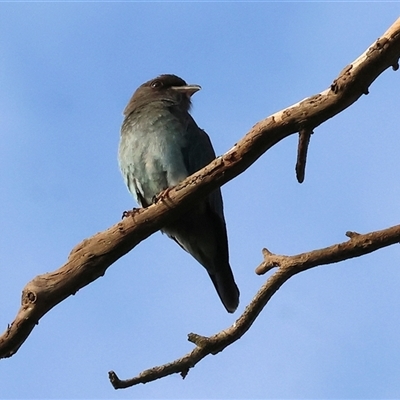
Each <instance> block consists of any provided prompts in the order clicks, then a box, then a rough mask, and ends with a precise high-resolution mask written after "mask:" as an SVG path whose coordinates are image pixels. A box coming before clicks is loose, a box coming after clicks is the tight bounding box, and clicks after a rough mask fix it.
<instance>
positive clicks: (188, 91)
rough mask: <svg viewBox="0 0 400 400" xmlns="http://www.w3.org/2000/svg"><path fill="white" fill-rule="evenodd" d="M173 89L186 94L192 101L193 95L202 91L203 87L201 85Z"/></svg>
mask: <svg viewBox="0 0 400 400" xmlns="http://www.w3.org/2000/svg"><path fill="white" fill-rule="evenodd" d="M171 89H173V90H176V91H177V92H181V93H184V94H186V96H187V97H188V98H189V99H190V97H192V95H194V94H195V93H196V92H198V91H199V90H200V89H201V86H200V85H185V86H172V87H171Z"/></svg>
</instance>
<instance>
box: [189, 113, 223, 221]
mask: <svg viewBox="0 0 400 400" xmlns="http://www.w3.org/2000/svg"><path fill="white" fill-rule="evenodd" d="M186 132H187V141H186V147H184V148H183V149H182V155H183V160H184V164H185V166H186V168H187V170H188V173H189V175H191V174H193V173H195V172H196V171H198V170H200V169H201V168H203V167H205V166H206V165H207V164H209V163H210V162H211V161H212V160H214V159H215V152H214V148H213V146H212V144H211V140H210V138H209V136H208V135H207V133H206V132H205V131H204V130H203V129H200V128H199V127H198V126H197V124H196V122H195V121H194V120H193V118H192V117H190V119H189V120H188V125H187V130H186ZM207 202H208V203H209V205H210V206H211V209H212V210H213V211H214V212H216V213H217V214H218V215H219V217H220V218H221V219H222V220H223V222H224V224H225V220H224V214H223V204H222V196H221V191H220V190H219V189H217V190H214V191H213V192H212V193H211V194H210V195H209V196H208V198H207Z"/></svg>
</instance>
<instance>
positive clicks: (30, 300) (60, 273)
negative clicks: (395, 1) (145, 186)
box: [0, 18, 400, 358]
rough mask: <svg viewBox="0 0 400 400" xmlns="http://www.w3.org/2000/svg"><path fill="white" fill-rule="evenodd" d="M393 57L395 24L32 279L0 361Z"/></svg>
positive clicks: (399, 35) (332, 110)
mask: <svg viewBox="0 0 400 400" xmlns="http://www.w3.org/2000/svg"><path fill="white" fill-rule="evenodd" d="M399 57H400V18H399V19H398V20H397V21H396V22H395V23H394V24H393V25H392V26H391V27H390V28H389V29H388V31H387V32H385V33H384V35H383V36H382V37H381V38H380V39H378V40H377V41H376V42H375V43H374V44H372V46H371V47H370V48H369V49H368V50H367V51H365V52H364V53H363V54H362V55H361V56H360V57H359V58H358V59H357V60H355V61H354V62H353V63H352V64H351V65H349V66H347V67H346V68H345V69H344V70H343V71H342V72H341V73H340V75H339V76H338V78H337V79H335V81H334V82H333V84H332V85H331V86H330V87H329V88H328V89H326V90H325V91H323V92H321V93H319V94H317V95H315V96H311V97H309V98H306V99H305V100H303V101H301V102H299V103H297V104H295V105H293V106H291V107H288V108H287V109H285V110H282V111H280V112H277V113H275V114H273V115H272V116H270V117H268V118H266V119H265V120H263V121H260V122H259V123H257V124H256V125H255V126H254V127H253V128H252V129H251V130H250V132H248V133H247V134H246V136H244V138H242V139H241V140H240V141H239V142H238V143H237V144H236V145H234V146H233V147H232V148H231V149H230V150H229V151H228V152H227V153H226V154H224V155H223V156H222V157H218V158H217V159H216V160H214V161H213V162H212V163H210V164H209V165H208V166H206V167H205V168H203V169H202V170H200V171H198V172H197V173H195V174H193V175H192V176H190V177H188V178H187V179H186V180H185V181H183V182H182V183H180V184H179V185H177V186H176V187H175V188H173V189H171V190H169V191H168V195H167V196H165V197H164V198H163V199H162V200H161V201H159V202H158V203H157V204H155V205H152V206H150V207H148V208H146V209H138V210H136V211H135V212H134V213H133V214H132V216H131V217H129V218H126V219H124V220H123V221H121V222H119V223H117V224H115V225H114V226H112V227H110V228H109V229H107V230H105V231H103V232H100V233H97V234H96V235H94V236H92V237H90V238H88V239H85V240H84V241H83V242H81V243H80V244H78V245H77V246H76V247H75V248H74V249H73V250H72V251H71V253H70V255H69V257H68V260H67V262H66V263H65V264H64V265H63V266H61V267H60V268H59V269H58V270H56V271H53V272H50V273H46V274H43V275H39V276H37V277H35V278H34V279H33V280H32V281H30V282H29V283H28V284H27V285H26V286H25V288H24V289H23V292H22V301H21V307H20V309H19V311H18V313H17V316H16V318H15V320H14V321H13V322H12V323H11V324H10V325H9V326H8V327H7V329H6V331H5V332H4V333H3V334H2V335H1V336H0V358H5V357H10V356H12V355H13V354H15V353H16V352H17V351H18V349H19V348H20V346H21V345H22V344H23V342H24V341H25V340H26V339H27V337H28V336H29V334H30V332H31V331H32V329H33V328H34V326H35V325H36V324H37V323H38V321H39V320H40V318H42V317H43V316H44V315H45V314H46V313H47V312H48V311H49V310H51V309H52V308H53V307H54V306H56V305H57V304H58V303H60V302H61V301H63V300H64V299H66V298H67V297H69V296H70V295H72V294H75V293H76V292H77V291H78V290H79V289H81V288H82V287H84V286H86V285H88V284H89V283H91V282H93V281H94V280H96V279H97V278H99V277H100V276H102V275H104V273H105V271H106V270H107V268H108V267H109V266H110V265H112V264H113V263H114V262H115V261H116V260H118V259H119V258H120V257H122V256H123V255H125V254H126V253H128V252H129V251H130V250H132V249H133V248H134V247H135V246H136V245H137V244H138V243H140V242H141V241H142V240H144V239H146V238H147V237H148V236H150V235H151V234H152V233H154V232H156V231H157V230H159V229H160V228H161V227H162V226H164V225H165V224H167V223H168V222H169V221H171V220H173V219H174V218H176V217H177V216H178V215H179V214H180V213H183V212H184V211H185V210H187V209H188V208H189V207H190V205H191V204H193V203H194V202H195V201H198V199H200V198H202V197H204V196H206V195H207V194H208V193H210V192H211V191H212V190H214V189H215V188H217V187H219V186H221V185H223V184H225V183H226V182H228V181H230V180H231V179H233V178H235V177H236V176H237V175H239V174H240V173H242V172H243V171H245V170H246V169H247V168H248V167H249V166H250V165H251V164H253V163H254V162H255V161H256V160H257V159H258V158H259V157H260V156H261V155H262V154H263V153H265V152H266V151H267V150H268V149H269V148H271V147H272V146H273V145H275V144H276V143H278V142H279V141H280V140H282V139H284V138H285V137H287V136H289V135H291V134H293V133H296V132H299V131H300V130H301V129H302V128H303V127H307V129H310V130H314V128H315V127H317V126H319V125H320V124H321V123H322V122H324V121H326V120H328V119H329V118H332V117H333V116H334V115H336V114H338V113H339V112H341V111H342V110H344V109H345V108H347V107H348V106H350V105H351V104H352V103H354V102H355V101H356V100H357V99H358V98H359V97H360V96H361V95H362V94H366V93H368V87H369V86H370V85H371V83H372V82H373V81H374V80H375V79H376V78H377V77H378V76H379V75H380V74H381V73H382V72H383V71H384V70H385V69H387V68H388V67H390V66H392V67H393V69H395V70H396V69H398V59H399ZM280 271H281V269H280ZM256 298H257V296H256ZM208 346H209V345H208ZM207 348H209V347H207ZM195 350H196V349H195ZM213 351H214V350H213Z"/></svg>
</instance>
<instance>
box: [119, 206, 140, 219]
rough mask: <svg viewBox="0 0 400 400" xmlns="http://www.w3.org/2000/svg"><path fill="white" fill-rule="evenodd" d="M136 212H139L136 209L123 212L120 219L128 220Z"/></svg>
mask: <svg viewBox="0 0 400 400" xmlns="http://www.w3.org/2000/svg"><path fill="white" fill-rule="evenodd" d="M138 210H139V209H138V208H132V210H128V211H124V212H123V213H122V218H121V219H124V218H128V217H133V216H134V215H135V214H136V213H137V212H138Z"/></svg>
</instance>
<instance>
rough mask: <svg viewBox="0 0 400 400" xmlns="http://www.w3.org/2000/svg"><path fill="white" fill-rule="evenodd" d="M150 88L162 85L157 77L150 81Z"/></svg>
mask: <svg viewBox="0 0 400 400" xmlns="http://www.w3.org/2000/svg"><path fill="white" fill-rule="evenodd" d="M150 86H151V87H152V88H159V87H161V86H162V83H161V81H159V80H158V79H156V80H155V81H153V82H151V85H150Z"/></svg>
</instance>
